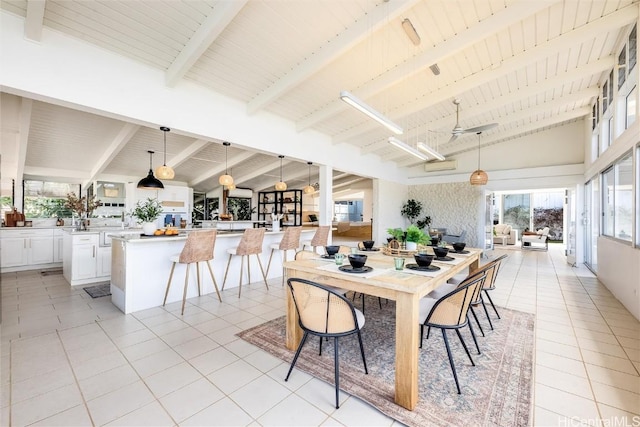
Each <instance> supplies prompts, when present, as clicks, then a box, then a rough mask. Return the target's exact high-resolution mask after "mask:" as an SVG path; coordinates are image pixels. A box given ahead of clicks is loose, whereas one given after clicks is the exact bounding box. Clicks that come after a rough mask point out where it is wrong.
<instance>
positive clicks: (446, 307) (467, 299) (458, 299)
mask: <svg viewBox="0 0 640 427" xmlns="http://www.w3.org/2000/svg"><path fill="white" fill-rule="evenodd" d="M485 277H486V274H485V273H481V274H480V275H478V276H476V277H475V278H474V279H471V280H470V281H469V282H468V283H467V284H465V285H464V286H458V287H457V288H456V289H454V290H453V291H451V292H449V293H448V294H447V295H445V296H443V297H442V298H440V299H439V300H438V301H436V303H435V304H434V306H433V308H432V309H431V311H430V312H429V314H428V315H427V318H426V320H425V322H424V324H425V325H431V326H437V327H441V328H454V327H460V326H463V325H465V324H466V323H467V311H468V310H469V305H470V304H471V303H472V302H473V301H474V298H476V295H477V294H478V292H479V288H480V287H481V286H482V283H483V280H485Z"/></svg>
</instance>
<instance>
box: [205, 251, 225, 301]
mask: <svg viewBox="0 0 640 427" xmlns="http://www.w3.org/2000/svg"><path fill="white" fill-rule="evenodd" d="M207 267H209V274H210V275H211V280H212V281H213V287H214V288H215V289H216V294H218V301H220V302H222V297H220V291H219V290H218V283H217V282H216V276H214V275H213V270H212V269H211V264H210V263H209V260H207Z"/></svg>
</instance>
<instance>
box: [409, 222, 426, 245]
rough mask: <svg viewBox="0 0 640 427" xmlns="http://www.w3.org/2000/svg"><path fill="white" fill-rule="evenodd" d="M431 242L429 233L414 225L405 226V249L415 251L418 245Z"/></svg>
mask: <svg viewBox="0 0 640 427" xmlns="http://www.w3.org/2000/svg"><path fill="white" fill-rule="evenodd" d="M429 243H431V238H430V237H429V235H427V234H425V233H424V232H423V231H422V230H420V229H419V228H418V227H417V226H415V225H410V226H409V227H407V250H410V251H415V250H417V249H418V245H428V244H429Z"/></svg>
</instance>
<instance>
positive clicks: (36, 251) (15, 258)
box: [0, 229, 56, 270]
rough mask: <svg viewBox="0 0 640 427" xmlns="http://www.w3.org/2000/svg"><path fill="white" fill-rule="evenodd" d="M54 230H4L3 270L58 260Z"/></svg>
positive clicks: (1, 237)
mask: <svg viewBox="0 0 640 427" xmlns="http://www.w3.org/2000/svg"><path fill="white" fill-rule="evenodd" d="M53 231H54V230H51V229H47V230H37V229H20V230H3V231H2V233H1V234H0V240H1V243H0V244H1V245H2V248H1V252H2V257H1V261H2V268H3V270H4V269H6V268H11V267H29V266H36V265H39V266H41V265H45V264H53V263H54V262H56V261H55V259H54V244H53Z"/></svg>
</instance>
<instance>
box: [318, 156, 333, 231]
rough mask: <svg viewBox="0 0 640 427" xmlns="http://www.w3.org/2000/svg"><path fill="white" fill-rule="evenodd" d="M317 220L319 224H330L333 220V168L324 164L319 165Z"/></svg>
mask: <svg viewBox="0 0 640 427" xmlns="http://www.w3.org/2000/svg"><path fill="white" fill-rule="evenodd" d="M319 220H320V225H331V221H332V220H333V168H332V167H331V166H326V165H320V218H319ZM329 235H331V233H330V234H329Z"/></svg>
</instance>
